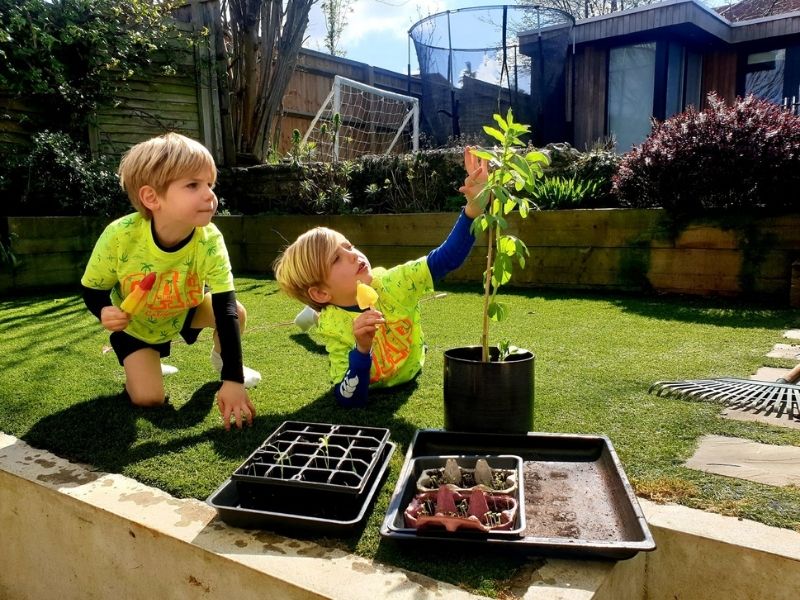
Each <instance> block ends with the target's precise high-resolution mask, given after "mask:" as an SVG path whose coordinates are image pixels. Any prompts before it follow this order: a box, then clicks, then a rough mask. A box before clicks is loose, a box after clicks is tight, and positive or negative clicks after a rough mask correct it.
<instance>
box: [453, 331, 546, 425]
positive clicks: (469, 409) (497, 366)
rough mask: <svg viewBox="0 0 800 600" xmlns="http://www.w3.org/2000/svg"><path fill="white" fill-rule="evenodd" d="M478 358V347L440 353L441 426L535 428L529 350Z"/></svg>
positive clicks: (497, 353) (532, 377)
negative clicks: (441, 382)
mask: <svg viewBox="0 0 800 600" xmlns="http://www.w3.org/2000/svg"><path fill="white" fill-rule="evenodd" d="M489 354H490V357H491V361H490V362H482V361H481V347H480V346H467V347H464V348H453V349H450V350H447V351H445V353H444V428H445V429H446V430H448V431H467V432H483V433H526V432H528V431H531V430H533V398H534V359H535V357H534V355H533V353H531V352H529V351H527V350H526V351H524V352H521V353H519V354H514V355H511V356H509V357H508V358H507V359H506V360H504V361H502V362H498V361H497V357H498V355H499V351H498V350H497V348H494V347H492V348H490V349H489Z"/></svg>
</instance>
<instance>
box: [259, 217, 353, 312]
mask: <svg viewBox="0 0 800 600" xmlns="http://www.w3.org/2000/svg"><path fill="white" fill-rule="evenodd" d="M344 239H345V238H344V236H343V235H342V234H341V233H339V232H338V231H334V230H333V229H328V228H327V227H315V228H314V229H309V230H308V231H306V232H305V233H304V234H302V235H301V236H300V237H298V238H297V239H296V240H295V241H294V242H293V243H292V244H290V245H289V246H288V247H287V248H286V249H285V250H284V251H283V253H282V254H281V255H280V256H279V257H278V258H277V259H276V260H275V262H274V263H273V265H272V269H273V271H274V272H275V279H276V280H277V281H278V285H279V286H280V288H281V289H282V290H283V291H284V292H285V293H286V294H288V295H289V296H291V297H292V298H296V299H297V300H300V302H302V303H303V304H307V305H308V306H310V307H311V308H313V309H315V310H322V309H323V308H324V307H325V305H324V304H320V303H319V302H317V301H316V300H314V299H313V298H312V297H311V296H310V295H309V293H308V290H309V288H312V287H315V286H320V285H323V284H324V283H325V280H326V279H327V278H328V274H329V273H330V270H331V260H332V257H333V255H334V253H335V252H336V249H337V248H338V247H339V245H340V244H341V243H342V241H343V240H344Z"/></svg>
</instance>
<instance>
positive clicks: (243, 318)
mask: <svg viewBox="0 0 800 600" xmlns="http://www.w3.org/2000/svg"><path fill="white" fill-rule="evenodd" d="M236 313H237V314H238V316H239V329H244V324H245V323H246V322H247V310H246V309H245V307H244V304H242V303H241V302H239V301H238V300H237V301H236Z"/></svg>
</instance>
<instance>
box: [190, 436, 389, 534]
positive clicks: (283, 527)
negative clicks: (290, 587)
mask: <svg viewBox="0 0 800 600" xmlns="http://www.w3.org/2000/svg"><path fill="white" fill-rule="evenodd" d="M394 450H395V445H394V444H393V443H392V442H386V443H385V444H384V445H383V448H382V449H381V452H380V455H379V457H378V461H377V466H376V468H375V469H373V471H372V473H371V474H370V476H369V478H368V481H367V487H366V489H365V491H364V493H362V494H360V495H358V496H351V495H349V494H339V495H338V496H336V497H335V499H334V500H332V501H331V500H330V495H328V494H324V493H320V492H318V491H316V490H308V491H307V492H306V493H305V494H302V495H300V494H297V495H294V496H291V495H287V494H286V492H287V488H286V487H285V486H283V485H279V484H275V485H270V484H265V485H264V486H262V487H264V488H265V492H266V493H264V494H262V495H261V496H260V500H259V504H257V505H253V504H250V505H248V504H246V503H245V504H242V498H241V497H240V495H239V489H238V486H237V484H236V482H235V481H233V480H232V479H227V480H226V481H225V482H224V483H223V484H222V485H221V486H220V487H219V488H217V490H216V491H214V492H213V493H212V494H211V495H210V496H209V497H208V498H207V499H206V502H207V503H208V504H209V505H210V506H212V507H213V508H214V509H215V510H216V511H217V515H218V516H219V518H220V519H221V520H222V521H224V522H225V523H227V524H228V525H232V526H234V527H241V528H244V529H270V530H273V531H285V532H287V533H289V534H291V535H300V534H306V535H317V536H319V535H346V534H348V533H350V532H351V530H353V529H354V528H356V527H357V526H358V525H359V524H360V523H361V522H362V521H363V520H364V517H365V515H366V513H367V509H368V508H369V506H370V505H371V504H372V502H373V500H374V499H375V496H376V495H377V492H378V490H379V489H380V488H381V485H382V484H383V482H384V480H385V479H386V475H387V473H388V470H389V462H390V460H391V458H392V454H394Z"/></svg>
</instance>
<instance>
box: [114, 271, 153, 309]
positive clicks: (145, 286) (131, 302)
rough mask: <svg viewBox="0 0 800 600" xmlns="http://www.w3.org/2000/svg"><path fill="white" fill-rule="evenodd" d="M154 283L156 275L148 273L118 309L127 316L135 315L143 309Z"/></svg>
mask: <svg viewBox="0 0 800 600" xmlns="http://www.w3.org/2000/svg"><path fill="white" fill-rule="evenodd" d="M155 282H156V274H155V273H148V274H147V275H146V276H145V278H144V279H142V281H141V282H140V283H139V287H137V288H136V289H134V290H133V291H132V292H131V293H130V294H128V295H127V296H126V297H125V300H123V301H122V304H120V305H119V307H120V309H121V310H123V311H124V312H126V313H128V314H129V315H135V314H136V313H137V312H139V311H140V310H142V308H143V307H144V303H145V300H147V294H149V293H150V290H151V289H153V284H154V283H155Z"/></svg>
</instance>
